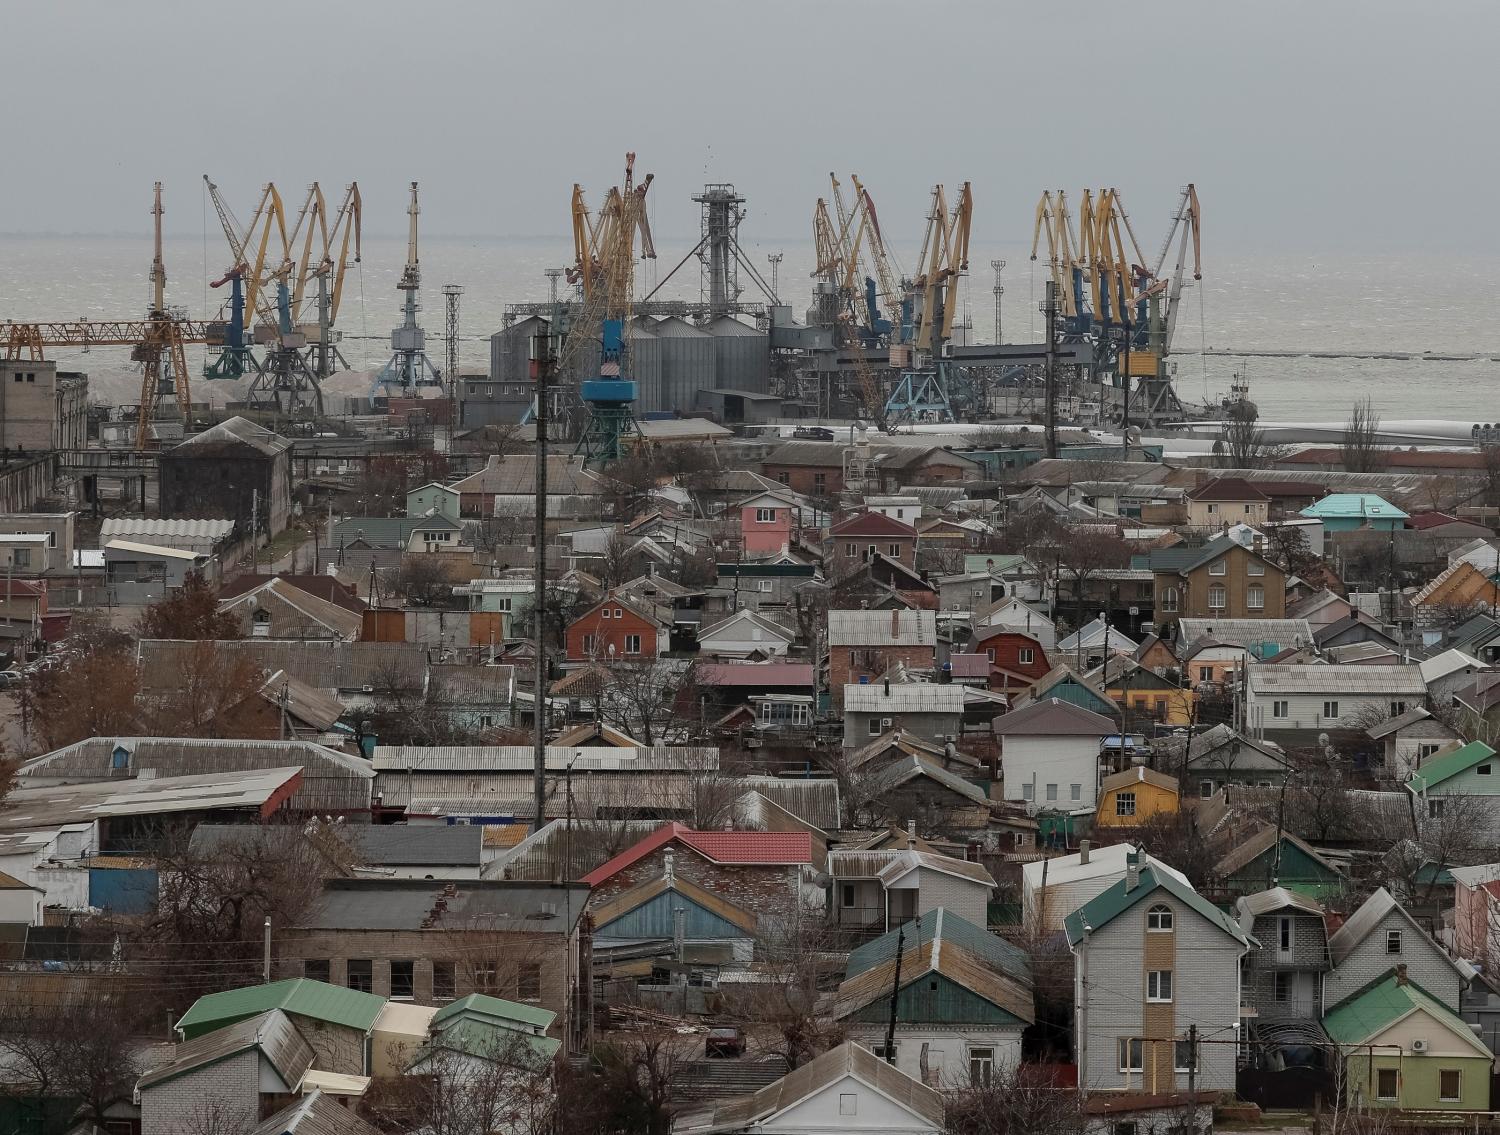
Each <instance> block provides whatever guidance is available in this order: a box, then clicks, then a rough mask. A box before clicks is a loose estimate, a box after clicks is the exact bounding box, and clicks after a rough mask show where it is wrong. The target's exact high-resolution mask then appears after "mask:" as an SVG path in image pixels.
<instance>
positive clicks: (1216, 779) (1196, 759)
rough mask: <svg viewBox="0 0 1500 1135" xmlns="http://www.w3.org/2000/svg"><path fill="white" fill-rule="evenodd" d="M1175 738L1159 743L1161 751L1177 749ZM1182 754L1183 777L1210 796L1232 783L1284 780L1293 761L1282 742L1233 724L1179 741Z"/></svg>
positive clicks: (1196, 791) (1192, 790)
mask: <svg viewBox="0 0 1500 1135" xmlns="http://www.w3.org/2000/svg"><path fill="white" fill-rule="evenodd" d="M1172 742H1173V739H1171V738H1168V739H1165V740H1163V741H1159V742H1158V743H1157V749H1158V752H1159V753H1163V755H1168V756H1169V758H1170V755H1172V754H1174V753H1176V752H1177V749H1176V747H1175V746H1173V743H1172ZM1177 744H1178V745H1180V749H1181V752H1180V755H1181V757H1182V769H1183V774H1182V779H1183V783H1184V784H1185V785H1186V786H1187V790H1188V792H1189V793H1192V794H1196V795H1197V796H1198V797H1199V798H1200V799H1203V800H1207V799H1208V798H1209V797H1211V796H1213V795H1214V794H1215V793H1217V792H1220V791H1222V790H1223V789H1225V788H1226V787H1229V786H1230V785H1242V786H1244V787H1247V788H1248V787H1256V788H1271V787H1274V786H1278V785H1280V784H1281V781H1282V779H1283V778H1284V777H1285V776H1286V774H1287V771H1288V769H1290V767H1291V762H1290V761H1289V760H1288V759H1287V756H1286V754H1285V753H1284V752H1282V750H1281V748H1280V746H1278V745H1276V744H1274V743H1272V742H1266V741H1257V740H1255V739H1254V738H1251V737H1246V736H1245V735H1244V734H1243V733H1240V732H1238V731H1236V730H1235V729H1234V728H1233V727H1231V726H1229V725H1215V726H1213V728H1211V729H1209V730H1207V731H1206V732H1203V733H1199V734H1196V735H1191V736H1189V737H1186V738H1183V739H1181V740H1180V741H1178V742H1177Z"/></svg>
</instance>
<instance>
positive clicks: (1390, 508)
mask: <svg viewBox="0 0 1500 1135" xmlns="http://www.w3.org/2000/svg"><path fill="white" fill-rule="evenodd" d="M1302 515H1303V516H1312V517H1317V518H1319V519H1327V518H1330V517H1332V518H1336V519H1341V520H1343V519H1359V520H1392V519H1395V520H1405V519H1406V517H1407V514H1406V513H1405V512H1403V511H1402V510H1401V509H1399V508H1397V507H1396V506H1395V505H1393V504H1392V503H1391V502H1390V501H1388V500H1386V499H1385V498H1384V497H1381V496H1376V495H1375V494H1374V493H1329V494H1328V495H1327V496H1326V497H1324V498H1323V499H1322V500H1320V501H1317V502H1315V503H1313V504H1310V505H1308V506H1307V507H1306V508H1304V509H1303V510H1302Z"/></svg>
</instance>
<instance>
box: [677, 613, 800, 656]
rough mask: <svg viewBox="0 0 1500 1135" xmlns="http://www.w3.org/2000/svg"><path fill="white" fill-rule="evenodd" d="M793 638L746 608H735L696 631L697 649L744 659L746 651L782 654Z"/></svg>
mask: <svg viewBox="0 0 1500 1135" xmlns="http://www.w3.org/2000/svg"><path fill="white" fill-rule="evenodd" d="M794 638H796V635H794V634H793V633H792V632H791V631H789V630H787V629H786V628H785V627H783V626H781V625H779V624H777V623H774V622H772V621H771V620H770V619H768V618H766V616H764V615H762V614H760V613H758V612H756V611H752V610H750V609H748V608H746V609H743V610H739V611H736V612H735V613H734V614H732V615H730V616H729V617H728V618H725V619H720V620H719V621H718V622H717V623H714V624H712V625H711V626H707V627H704V628H703V629H702V630H700V631H699V632H698V650H699V652H700V653H701V654H704V655H710V654H712V655H716V656H718V657H720V658H745V657H747V656H748V655H750V654H768V655H770V654H774V655H777V656H778V657H779V656H784V655H785V654H786V652H787V648H788V647H789V646H791V644H792V640H793V639H794Z"/></svg>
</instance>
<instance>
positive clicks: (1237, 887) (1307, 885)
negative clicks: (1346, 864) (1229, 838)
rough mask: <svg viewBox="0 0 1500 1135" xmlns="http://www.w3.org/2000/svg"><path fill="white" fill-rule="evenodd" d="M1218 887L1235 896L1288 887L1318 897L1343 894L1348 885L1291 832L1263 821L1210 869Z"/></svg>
mask: <svg viewBox="0 0 1500 1135" xmlns="http://www.w3.org/2000/svg"><path fill="white" fill-rule="evenodd" d="M1210 871H1211V874H1212V875H1213V877H1214V879H1215V880H1216V881H1217V884H1218V886H1219V887H1220V888H1221V889H1222V890H1224V891H1225V892H1227V893H1229V894H1232V895H1248V894H1254V893H1255V892H1256V891H1261V890H1266V889H1269V888H1271V887H1285V888H1287V889H1288V890H1293V891H1297V892H1299V893H1300V894H1304V895H1307V896H1309V897H1310V898H1315V899H1325V898H1328V897H1330V896H1335V895H1338V894H1341V893H1342V892H1343V891H1344V890H1345V889H1346V888H1347V887H1348V885H1349V881H1348V880H1347V879H1346V878H1345V877H1344V875H1343V872H1341V871H1340V870H1339V869H1338V867H1336V866H1335V865H1334V864H1333V863H1332V862H1330V861H1329V860H1328V859H1327V858H1326V857H1325V856H1324V855H1322V854H1321V853H1320V852H1319V851H1318V850H1317V849H1316V848H1314V847H1312V846H1311V845H1310V844H1308V843H1307V842H1306V841H1305V840H1303V839H1302V838H1301V837H1299V836H1297V835H1295V834H1293V833H1292V832H1289V831H1285V830H1281V831H1278V830H1277V829H1276V828H1275V827H1274V826H1273V825H1271V824H1262V825H1261V826H1260V827H1259V828H1258V829H1257V830H1256V831H1255V832H1254V833H1253V834H1251V835H1249V836H1247V837H1245V838H1240V839H1237V840H1236V841H1235V843H1234V846H1233V847H1231V848H1230V849H1229V851H1228V852H1227V853H1226V854H1224V855H1223V856H1222V857H1221V858H1220V859H1219V860H1218V862H1217V863H1215V864H1214V865H1213V867H1212V868H1211V869H1210Z"/></svg>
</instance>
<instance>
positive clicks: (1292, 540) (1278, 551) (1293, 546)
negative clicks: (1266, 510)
mask: <svg viewBox="0 0 1500 1135" xmlns="http://www.w3.org/2000/svg"><path fill="white" fill-rule="evenodd" d="M1265 537H1266V544H1265V553H1266V558H1267V559H1268V560H1270V561H1271V562H1272V563H1273V564H1275V565H1276V566H1277V567H1279V568H1280V569H1281V570H1282V571H1284V572H1286V573H1287V575H1289V576H1290V575H1296V576H1301V575H1305V574H1306V573H1307V572H1309V571H1311V570H1312V569H1313V568H1314V567H1316V566H1317V563H1318V557H1317V556H1315V555H1313V552H1312V547H1311V546H1310V545H1309V544H1308V542H1307V533H1306V532H1304V531H1303V530H1302V529H1301V528H1300V527H1298V526H1297V525H1294V524H1268V525H1266V528H1265Z"/></svg>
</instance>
